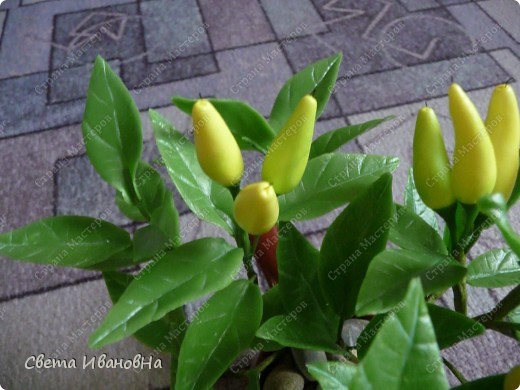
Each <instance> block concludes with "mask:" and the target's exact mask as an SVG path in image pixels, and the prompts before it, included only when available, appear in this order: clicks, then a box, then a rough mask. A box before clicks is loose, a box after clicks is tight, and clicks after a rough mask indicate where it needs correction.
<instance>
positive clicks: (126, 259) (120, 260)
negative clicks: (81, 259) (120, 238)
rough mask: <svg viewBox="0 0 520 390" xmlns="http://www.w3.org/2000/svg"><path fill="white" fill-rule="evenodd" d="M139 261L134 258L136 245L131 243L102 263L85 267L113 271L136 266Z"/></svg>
mask: <svg viewBox="0 0 520 390" xmlns="http://www.w3.org/2000/svg"><path fill="white" fill-rule="evenodd" d="M138 263H139V262H136V261H135V260H134V247H133V245H130V246H129V247H127V248H125V249H123V250H122V251H120V252H117V253H116V254H114V255H112V256H110V257H109V258H108V259H106V260H103V261H102V262H100V263H95V264H93V265H91V266H89V267H85V268H84V269H88V270H96V271H112V270H117V269H120V268H127V267H131V266H135V265H136V264H138ZM82 268H83V267H82Z"/></svg>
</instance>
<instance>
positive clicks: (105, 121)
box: [81, 56, 143, 200]
mask: <svg viewBox="0 0 520 390" xmlns="http://www.w3.org/2000/svg"><path fill="white" fill-rule="evenodd" d="M81 128H82V130H83V140H84V142H85V147H86V149H87V154H88V157H89V159H90V162H91V163H92V165H93V166H94V168H95V169H96V171H97V172H98V173H99V175H100V176H101V177H102V178H103V180H105V181H106V182H108V183H109V184H110V185H111V186H112V187H114V188H115V189H117V190H118V191H119V192H121V193H122V194H123V195H124V197H125V199H127V200H129V199H131V198H132V197H133V195H134V189H133V184H132V178H133V177H134V174H135V171H136V168H137V163H138V161H139V160H140V158H141V150H142V146H143V145H142V144H143V139H142V134H141V119H140V117H139V110H138V109H137V106H136V105H135V103H134V101H133V99H132V96H131V95H130V92H128V89H126V87H125V85H124V84H123V82H122V81H121V79H120V78H119V77H118V76H117V75H116V74H115V73H114V72H113V71H112V69H110V66H109V65H108V64H107V63H106V62H105V60H103V58H101V57H100V56H98V57H97V58H96V62H95V64H94V69H93V70H92V75H91V77H90V84H89V87H88V92H87V101H86V105H85V113H84V115H83V123H82V126H81Z"/></svg>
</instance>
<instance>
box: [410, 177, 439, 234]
mask: <svg viewBox="0 0 520 390" xmlns="http://www.w3.org/2000/svg"><path fill="white" fill-rule="evenodd" d="M404 205H405V207H406V208H408V209H409V210H410V211H413V212H414V213H415V214H417V215H418V216H419V217H421V218H422V219H423V220H424V221H425V222H426V223H427V224H428V225H430V226H431V227H432V228H433V229H434V230H435V231H436V232H439V231H440V230H439V224H438V222H437V217H436V216H435V211H433V210H432V209H431V208H429V207H428V206H426V205H425V204H424V202H423V201H422V199H421V197H420V196H419V193H418V192H417V189H416V187H415V181H414V179H413V169H412V168H410V172H409V173H408V183H407V184H406V188H405V191H404Z"/></svg>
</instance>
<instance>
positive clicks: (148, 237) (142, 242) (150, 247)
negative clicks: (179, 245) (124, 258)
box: [133, 225, 174, 263]
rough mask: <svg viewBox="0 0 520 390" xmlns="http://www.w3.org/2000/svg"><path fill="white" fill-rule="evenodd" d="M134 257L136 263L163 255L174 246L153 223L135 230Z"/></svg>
mask: <svg viewBox="0 0 520 390" xmlns="http://www.w3.org/2000/svg"><path fill="white" fill-rule="evenodd" d="M133 241H134V253H133V258H134V259H135V262H136V263H140V262H143V261H147V260H151V259H153V258H154V257H155V256H159V257H160V256H162V255H163V254H164V253H165V252H168V251H170V250H172V249H173V248H174V246H173V245H172V244H171V242H170V241H168V240H167V239H166V237H165V236H164V235H163V234H162V232H161V231H160V230H159V229H158V228H157V227H155V226H153V225H147V226H144V227H142V228H139V229H137V230H136V231H135V233H134V237H133Z"/></svg>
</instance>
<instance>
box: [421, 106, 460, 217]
mask: <svg viewBox="0 0 520 390" xmlns="http://www.w3.org/2000/svg"><path fill="white" fill-rule="evenodd" d="M413 177H414V180H415V186H416V187H417V192H418V193H419V195H420V196H421V199H422V200H423V202H424V203H425V204H426V205H427V206H428V207H430V208H432V209H435V210H436V209H442V208H444V207H448V206H449V205H451V204H453V203H455V195H454V194H453V190H452V188H451V167H450V161H449V159H448V154H447V153H446V147H445V146H444V140H443V138H442V133H441V126H440V124H439V121H438V120H437V116H436V115H435V111H434V110H433V109H431V108H430V107H423V108H421V109H420V110H419V113H418V114H417V121H416V123H415V134H414V138H413Z"/></svg>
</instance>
